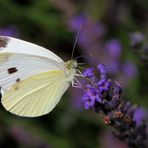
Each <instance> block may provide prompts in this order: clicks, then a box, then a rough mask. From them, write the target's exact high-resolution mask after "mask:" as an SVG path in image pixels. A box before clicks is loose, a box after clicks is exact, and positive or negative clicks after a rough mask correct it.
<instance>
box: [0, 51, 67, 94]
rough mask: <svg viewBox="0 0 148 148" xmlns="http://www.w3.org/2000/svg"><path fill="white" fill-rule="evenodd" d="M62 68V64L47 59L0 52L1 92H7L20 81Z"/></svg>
mask: <svg viewBox="0 0 148 148" xmlns="http://www.w3.org/2000/svg"><path fill="white" fill-rule="evenodd" d="M63 68H64V67H63V64H60V63H57V62H56V61H54V60H51V59H48V58H44V57H40V56H34V55H27V54H19V53H1V52H0V87H1V89H2V90H3V91H7V90H8V89H10V88H11V86H12V85H14V84H15V83H16V82H18V81H20V80H24V79H26V78H28V77H30V76H33V75H36V74H39V73H42V72H46V71H49V70H62V69H63Z"/></svg>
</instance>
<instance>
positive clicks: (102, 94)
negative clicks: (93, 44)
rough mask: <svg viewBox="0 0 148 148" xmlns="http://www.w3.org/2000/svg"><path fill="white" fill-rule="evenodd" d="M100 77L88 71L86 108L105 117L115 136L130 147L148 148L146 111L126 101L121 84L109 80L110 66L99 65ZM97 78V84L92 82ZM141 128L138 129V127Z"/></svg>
mask: <svg viewBox="0 0 148 148" xmlns="http://www.w3.org/2000/svg"><path fill="white" fill-rule="evenodd" d="M98 70H99V73H100V77H99V78H98V77H97V76H96V75H95V74H93V70H92V68H89V69H87V70H86V71H85V72H86V74H85V76H87V79H86V84H84V85H83V87H82V88H83V90H84V95H83V97H82V100H83V103H84V108H85V109H90V108H93V109H94V110H95V112H96V113H99V112H102V113H103V114H104V123H105V124H106V125H109V126H111V127H113V128H114V135H115V136H116V137H118V138H119V139H122V140H123V141H125V142H126V143H127V144H128V146H129V147H145V146H146V143H145V141H146V137H147V133H146V124H145V122H143V121H144V120H143V119H144V116H145V115H144V111H143V110H141V109H138V108H137V106H135V105H132V103H130V102H129V101H125V100H123V99H122V88H121V86H120V84H119V83H118V82H116V81H115V82H113V81H111V80H110V79H108V78H107V74H106V66H105V65H103V64H99V65H98ZM92 77H93V78H94V77H96V80H97V81H95V82H94V81H92ZM136 125H137V126H136Z"/></svg>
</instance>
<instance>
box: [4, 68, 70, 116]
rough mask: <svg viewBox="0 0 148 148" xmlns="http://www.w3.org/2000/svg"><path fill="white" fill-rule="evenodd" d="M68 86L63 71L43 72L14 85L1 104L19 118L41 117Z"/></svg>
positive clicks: (49, 109) (53, 105)
mask: <svg viewBox="0 0 148 148" xmlns="http://www.w3.org/2000/svg"><path fill="white" fill-rule="evenodd" d="M69 85H70V84H69V82H68V81H66V77H65V74H64V72H63V71H61V70H53V71H48V72H44V73H41V74H38V75H34V76H31V77H29V78H27V79H25V80H23V81H20V82H18V83H17V84H14V85H13V86H12V87H11V89H10V90H8V91H7V92H6V93H5V94H4V95H3V97H2V104H3V106H4V108H5V109H6V110H8V111H10V112H11V113H13V114H16V115H19V116H26V117H36V116H41V115H44V114H47V113H49V112H50V111H51V110H52V109H53V108H54V107H55V106H56V104H57V103H58V102H59V100H60V98H61V97H62V95H63V94H64V92H65V91H66V90H67V88H68V87H69Z"/></svg>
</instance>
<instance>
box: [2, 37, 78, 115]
mask: <svg viewBox="0 0 148 148" xmlns="http://www.w3.org/2000/svg"><path fill="white" fill-rule="evenodd" d="M76 67H77V61H76V60H69V61H68V62H64V61H63V60H62V59H61V58H59V57H58V56H57V55H55V54H54V53H53V52H51V51H49V50H47V49H45V48H43V47H40V46H38V45H35V44H33V43H29V42H26V41H23V40H19V39H16V38H12V37H8V36H0V87H1V89H2V91H3V92H4V93H3V95H2V100H1V102H2V105H3V106H4V108H5V109H6V110H8V111H9V112H11V113H13V114H16V115H19V116H25V117H37V116H41V115H44V114H47V113H49V112H50V111H51V110H52V109H53V108H54V107H55V106H56V104H57V103H58V102H59V100H60V98H61V97H62V95H63V94H64V92H65V91H66V90H67V89H68V87H69V86H70V84H71V83H72V85H75V86H76V87H79V81H78V80H77V79H76V78H75V76H76V75H81V74H76ZM74 80H76V81H75V83H74Z"/></svg>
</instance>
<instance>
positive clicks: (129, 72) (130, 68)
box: [123, 61, 138, 78]
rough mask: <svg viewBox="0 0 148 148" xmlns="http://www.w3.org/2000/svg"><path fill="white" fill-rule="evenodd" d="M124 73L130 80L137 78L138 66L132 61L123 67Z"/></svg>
mask: <svg viewBox="0 0 148 148" xmlns="http://www.w3.org/2000/svg"><path fill="white" fill-rule="evenodd" d="M123 73H124V74H125V75H126V76H128V77H129V78H132V77H133V76H136V75H137V73H138V71H137V67H136V65H135V64H134V63H132V62H131V61H127V62H125V63H124V65H123Z"/></svg>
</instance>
